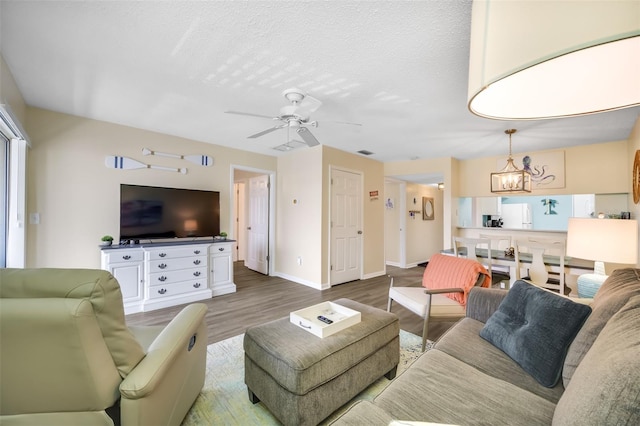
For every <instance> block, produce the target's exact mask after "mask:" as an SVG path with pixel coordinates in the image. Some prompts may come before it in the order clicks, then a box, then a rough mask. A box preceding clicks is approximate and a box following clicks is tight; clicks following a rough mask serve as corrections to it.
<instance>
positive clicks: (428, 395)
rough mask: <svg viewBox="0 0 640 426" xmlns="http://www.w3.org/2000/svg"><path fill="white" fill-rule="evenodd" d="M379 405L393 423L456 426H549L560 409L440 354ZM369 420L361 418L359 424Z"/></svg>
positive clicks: (429, 356)
mask: <svg viewBox="0 0 640 426" xmlns="http://www.w3.org/2000/svg"><path fill="white" fill-rule="evenodd" d="M374 404H375V405H377V406H378V407H380V408H382V409H383V410H385V411H386V412H387V413H389V415H390V416H391V417H392V418H394V419H398V420H412V421H423V422H434V423H445V424H452V425H480V424H482V425H492V426H493V425H509V426H513V425H527V426H531V425H549V424H550V423H551V419H552V417H553V410H554V409H555V404H554V403H552V402H550V401H547V400H546V399H544V398H540V397H538V396H536V395H534V394H532V393H530V392H528V391H525V390H523V389H520V388H519V387H517V386H515V385H513V384H511V383H509V382H506V381H504V380H499V379H496V378H493V377H491V376H488V375H486V374H484V373H482V372H481V371H479V370H477V369H475V368H474V367H472V366H470V365H467V364H465V363H464V362H462V361H460V360H457V359H456V358H454V357H452V356H450V355H448V354H446V353H444V352H442V351H439V350H437V349H431V350H429V351H427V352H425V353H424V354H423V355H422V356H420V358H418V359H417V360H416V361H414V363H413V364H411V367H409V368H408V369H407V370H405V371H404V372H403V373H402V374H400V375H399V376H398V377H397V378H396V379H395V380H393V381H392V382H391V383H390V384H389V386H387V388H386V389H385V390H384V391H383V392H382V393H381V394H380V395H378V396H377V397H376V398H375V399H374ZM359 414H360V415H362V414H363V413H362V412H360V413H359ZM345 417H346V416H345ZM368 420H369V419H368V417H365V418H362V417H361V418H360V423H359V424H362V425H365V424H369V423H368ZM340 424H349V423H348V422H346V419H345V421H344V422H340Z"/></svg>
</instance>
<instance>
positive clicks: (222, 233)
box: [220, 231, 227, 240]
mask: <svg viewBox="0 0 640 426" xmlns="http://www.w3.org/2000/svg"><path fill="white" fill-rule="evenodd" d="M220 238H222V239H223V240H226V239H227V233H226V232H224V231H222V232H221V233H220Z"/></svg>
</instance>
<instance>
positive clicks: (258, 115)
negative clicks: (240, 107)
mask: <svg viewBox="0 0 640 426" xmlns="http://www.w3.org/2000/svg"><path fill="white" fill-rule="evenodd" d="M225 114H238V115H248V116H250V117H260V118H268V119H269V120H277V119H278V118H277V117H270V116H268V115H262V114H253V113H250V112H239V111H225Z"/></svg>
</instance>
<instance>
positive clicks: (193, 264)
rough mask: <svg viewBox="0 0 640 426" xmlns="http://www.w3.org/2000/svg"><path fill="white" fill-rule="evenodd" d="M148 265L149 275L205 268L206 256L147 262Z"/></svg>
mask: <svg viewBox="0 0 640 426" xmlns="http://www.w3.org/2000/svg"><path fill="white" fill-rule="evenodd" d="M148 265H149V273H154V272H163V271H175V270H178V269H187V268H197V267H206V266H207V256H191V257H178V258H174V257H170V258H167V259H161V260H151V261H149V263H148Z"/></svg>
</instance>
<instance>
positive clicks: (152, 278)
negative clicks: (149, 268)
mask: <svg viewBox="0 0 640 426" xmlns="http://www.w3.org/2000/svg"><path fill="white" fill-rule="evenodd" d="M207 278H208V275H207V267H206V265H205V266H204V267H202V268H191V269H182V270H179V271H163V272H155V273H152V274H149V285H159V284H172V283H177V282H180V281H187V280H193V279H201V280H204V281H205V282H206V279H207Z"/></svg>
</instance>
